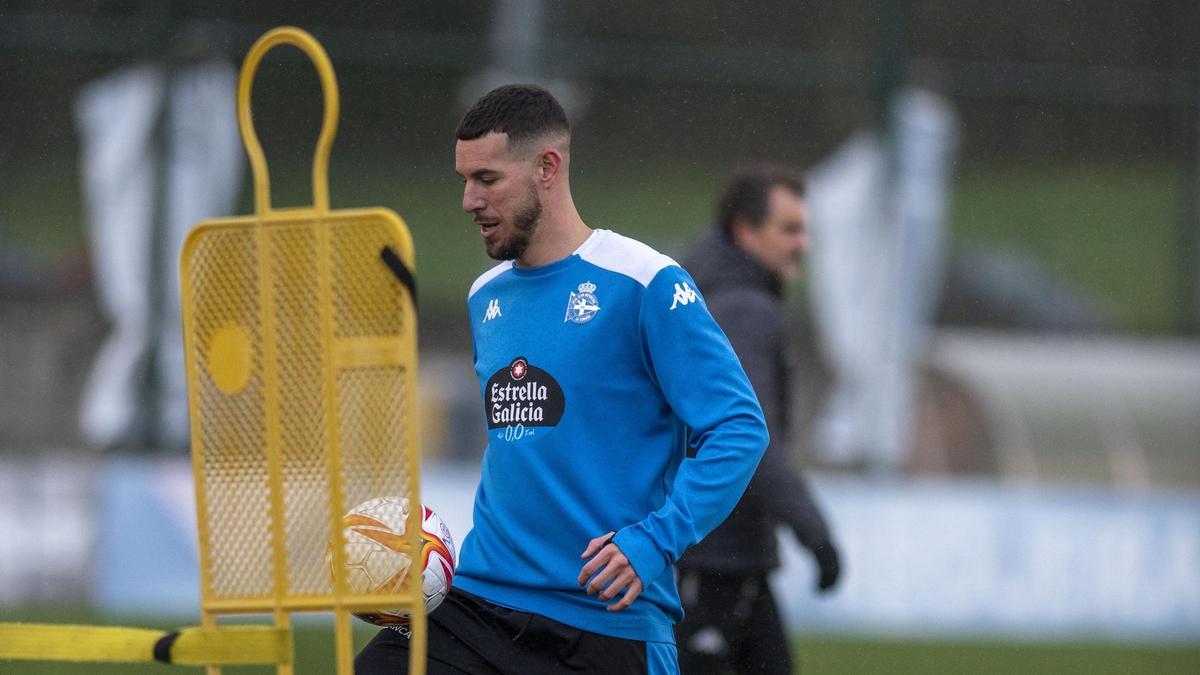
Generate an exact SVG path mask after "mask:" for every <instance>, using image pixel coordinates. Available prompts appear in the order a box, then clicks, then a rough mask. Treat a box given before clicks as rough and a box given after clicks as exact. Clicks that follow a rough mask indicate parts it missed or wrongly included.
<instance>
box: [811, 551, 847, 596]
mask: <svg viewBox="0 0 1200 675" xmlns="http://www.w3.org/2000/svg"><path fill="white" fill-rule="evenodd" d="M812 554H813V558H814V559H815V560H816V563H817V591H819V592H821V593H825V592H826V591H828V590H829V589H831V588H833V586H834V585H835V584H837V580H838V576H840V575H841V571H842V564H841V561H840V560H839V558H838V552H837V548H835V547H834V545H833V542H832V541H829V540H828V539H826V540H824V541H822V542H820V543H818V544H817V545H816V546H813V547H812Z"/></svg>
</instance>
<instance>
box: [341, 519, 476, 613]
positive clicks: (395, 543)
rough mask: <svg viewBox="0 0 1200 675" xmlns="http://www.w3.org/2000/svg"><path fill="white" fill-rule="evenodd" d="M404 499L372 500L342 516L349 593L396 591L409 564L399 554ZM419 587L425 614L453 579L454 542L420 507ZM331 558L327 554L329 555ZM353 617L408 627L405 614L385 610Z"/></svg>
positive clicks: (439, 600) (439, 601)
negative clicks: (420, 573)
mask: <svg viewBox="0 0 1200 675" xmlns="http://www.w3.org/2000/svg"><path fill="white" fill-rule="evenodd" d="M408 511H409V500H408V499H407V498H402V497H376V498H375V499H370V500H367V501H365V502H363V503H361V504H359V505H358V506H356V507H354V508H353V509H351V510H350V512H349V513H347V514H346V515H345V516H343V517H342V523H343V525H345V527H346V529H345V535H346V583H347V585H348V586H349V588H350V591H351V592H353V593H395V592H397V591H399V590H400V585H401V583H403V581H404V578H405V576H407V574H408V570H409V568H410V567H411V566H412V561H411V560H410V559H409V556H408V554H407V553H405V552H404V539H405V536H404V530H405V525H406V523H407V522H408ZM420 536H421V547H420V549H419V550H418V554H419V555H420V556H421V562H422V569H423V573H422V576H421V588H422V591H423V592H424V595H425V611H426V612H432V611H433V610H434V609H435V608H436V607H437V606H438V605H440V604H442V600H444V599H445V598H446V594H447V593H449V592H450V584H451V583H452V582H453V581H454V569H455V565H456V564H457V561H456V560H455V558H454V555H455V554H454V539H453V538H452V537H451V536H450V528H448V527H446V523H445V522H443V521H442V519H441V518H440V517H438V515H437V514H436V513H434V512H433V510H432V509H430V508H429V507H427V506H422V507H421V535H420ZM331 558H332V556H331ZM354 616H356V617H358V618H360V619H362V620H363V621H366V622H368V623H373V624H375V625H377V626H400V625H406V624H408V611H407V610H403V609H385V610H380V611H378V612H356V613H355V614H354Z"/></svg>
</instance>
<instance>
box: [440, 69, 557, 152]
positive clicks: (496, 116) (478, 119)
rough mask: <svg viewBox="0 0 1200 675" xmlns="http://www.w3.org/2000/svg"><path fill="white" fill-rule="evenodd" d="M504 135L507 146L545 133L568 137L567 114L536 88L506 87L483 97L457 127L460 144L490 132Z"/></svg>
mask: <svg viewBox="0 0 1200 675" xmlns="http://www.w3.org/2000/svg"><path fill="white" fill-rule="evenodd" d="M493 131H495V132H497V133H501V134H508V142H509V144H510V145H513V144H517V143H521V142H523V141H527V140H529V139H531V138H538V137H540V136H544V135H545V134H548V133H565V134H567V135H568V136H569V135H570V133H571V125H570V123H568V122H567V113H566V112H564V111H563V108H562V106H561V105H559V104H558V101H557V100H555V98H554V96H553V95H551V94H550V92H548V91H546V90H545V89H543V88H542V87H539V86H537V85H536V84H506V85H504V86H502V87H497V88H495V89H493V90H491V91H489V92H488V93H486V94H484V95H483V98H480V99H479V100H478V101H476V102H475V105H473V106H471V109H470V110H468V111H467V114H466V115H463V118H462V121H461V122H459V123H458V131H456V132H455V135H457V136H458V140H460V141H473V140H475V139H477V138H481V137H483V136H486V135H487V134H489V133H491V132H493Z"/></svg>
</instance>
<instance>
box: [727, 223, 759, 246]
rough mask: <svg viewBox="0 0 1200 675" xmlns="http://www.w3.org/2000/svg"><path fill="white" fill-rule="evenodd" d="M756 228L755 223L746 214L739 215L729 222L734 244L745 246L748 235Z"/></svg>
mask: <svg viewBox="0 0 1200 675" xmlns="http://www.w3.org/2000/svg"><path fill="white" fill-rule="evenodd" d="M754 230H755V227H754V223H753V222H752V221H751V220H750V219H749V218H747V217H746V216H738V217H737V218H734V219H733V222H732V223H730V224H729V238H730V239H732V240H733V243H734V244H737V245H738V246H744V245H745V243H746V237H747V236H749V235H750V234H751V233H752V232H753V231H754Z"/></svg>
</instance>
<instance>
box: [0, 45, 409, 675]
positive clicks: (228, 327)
mask: <svg viewBox="0 0 1200 675" xmlns="http://www.w3.org/2000/svg"><path fill="white" fill-rule="evenodd" d="M285 44H286V45H292V46H295V47H298V48H300V49H301V50H302V51H303V52H304V53H305V54H307V55H308V57H309V58H310V59H311V60H312V62H313V64H314V65H315V66H316V69H317V74H318V75H319V76H320V79H321V87H322V91H323V93H324V99H325V116H324V121H323V123H322V126H321V135H320V137H319V138H318V140H317V148H316V152H315V154H314V157H313V173H312V180H313V206H312V207H306V208H290V209H272V208H271V197H270V181H269V177H268V174H267V162H266V159H265V158H264V157H263V152H262V147H261V146H260V145H259V142H258V137H257V136H256V135H255V133H254V125H253V122H252V119H251V115H250V91H251V89H252V87H253V84H254V74H255V72H256V71H257V69H258V66H259V63H260V62H261V61H262V58H263V55H265V54H266V53H267V51H269V50H270V49H272V48H273V47H276V46H278V45H285ZM237 105H238V124H239V127H240V129H241V133H242V140H243V141H244V143H245V145H246V152H247V153H248V154H249V156H250V165H251V167H252V168H253V172H254V215H253V216H245V217H239V218H224V219H218V220H208V221H204V222H202V223H199V224H198V225H197V226H196V227H195V228H194V229H193V230H192V232H191V233H190V234H189V235H188V238H187V241H186V242H185V243H184V246H183V251H182V254H181V259H180V289H181V293H182V307H183V323H184V342H185V350H186V352H185V353H186V361H187V376H188V407H189V410H190V415H191V425H192V426H191V430H192V466H193V469H194V478H195V482H196V507H197V508H196V514H197V521H198V525H199V535H200V582H201V589H200V604H201V607H200V612H201V624H202V625H201V627H200V628H185V629H183V630H181V631H172V632H164V631H155V630H144V629H136V628H119V627H112V626H53V625H43V624H0V660H8V659H19V660H44V661H86V662H121V663H129V662H147V661H163V662H167V663H177V664H186V665H206V666H207V670H208V675H219V673H220V672H221V669H220V664H227V665H230V664H247V663H274V664H276V669H277V673H278V674H279V675H290V674H291V673H292V660H293V647H292V630H291V614H292V613H293V612H307V611H332V612H333V614H334V630H335V637H336V644H337V672H338V673H339V675H351V674H352V673H353V672H354V653H353V648H354V645H353V639H352V638H353V636H352V634H351V618H350V617H351V612H357V611H364V612H366V611H370V612H375V611H379V610H380V609H382V608H399V609H405V610H407V611H408V612H409V613H410V615H411V617H412V618H411V628H412V636H411V640H410V645H411V649H410V662H409V663H410V665H409V672H411V673H415V674H416V675H424V673H425V655H426V651H425V647H426V626H427V623H426V617H425V602H424V595H423V593H422V591H421V575H420V574H408V575H407V576H406V577H405V578H404V580H403V581H402V583H401V584H400V588H399V589H398V590H396V592H394V593H386V594H385V593H376V594H364V593H353V592H351V588H350V586H349V584H348V582H347V571H346V564H345V563H346V536H345V530H344V528H343V524H342V517H343V514H344V513H346V512H347V511H349V510H350V508H351V507H353V506H355V505H356V504H358V503H360V502H362V501H366V500H367V499H369V498H373V497H382V496H400V497H407V498H408V499H409V503H410V504H411V508H409V509H408V514H407V520H406V527H407V530H406V532H407V540H406V542H405V543H406V545H407V550H408V553H409V555H410V556H412V558H413V559H414V562H415V561H416V560H419V559H420V558H418V557H417V556H416V555H415V554H416V552H417V551H419V550H420V547H421V538H420V532H421V515H422V513H421V512H422V509H421V508H420V504H421V499H420V491H419V482H420V481H419V471H420V455H419V453H418V451H417V447H418V446H417V438H418V437H417V410H416V398H417V394H416V391H417V386H416V385H417V332H416V299H415V298H414V297H412V289H411V288H409V287H406V286H405V284H404V282H403V281H402V280H400V279H399V278H398V275H396V274H395V273H394V271H393V270H391V269H389V265H390V264H391V263H392V262H394V261H392V260H389V261H388V264H385V262H384V260H382V259H381V255H382V253H383V252H384V251H386V250H389V249H390V252H391V253H392V254H393V255H395V256H397V257H398V258H399V260H400V261H401V262H402V263H403V264H404V265H406V266H407V268H408V271H409V272H410V273H411V270H412V269H413V257H414V254H413V244H412V236H411V235H410V234H409V232H408V228H407V227H406V226H405V224H404V222H403V221H402V220H400V218H399V217H398V216H397V215H396V214H394V213H392V212H391V211H389V210H387V209H354V210H341V211H331V210H330V209H329V185H328V168H329V150H330V148H331V146H332V144H333V137H334V133H335V131H336V129H337V118H338V92H337V81H336V79H335V78H334V75H333V67H332V66H331V65H330V63H329V57H328V56H326V54H325V51H324V50H323V49H322V48H321V45H320V44H318V43H317V41H316V40H314V39H313V38H312V36H311V35H309V34H308V33H305V32H304V31H302V30H299V29H296V28H290V27H285V28H277V29H275V30H272V31H270V32H268V33H267V34H265V35H263V36H262V37H261V38H259V40H258V41H257V42H255V43H254V46H253V47H252V48H251V49H250V53H249V54H248V55H247V56H246V61H245V63H243V65H242V73H241V79H240V80H239V81H238V101H237ZM410 276H411V274H410ZM314 325H315V326H316V328H315V329H314ZM297 362H298V363H297ZM262 483H265V485H263V484H262ZM264 490H265V496H264V494H263V492H264ZM264 542H266V544H265V545H264ZM264 568H266V572H265V573H264ZM409 569H410V570H412V569H418V570H419V569H420V567H419V565H412V566H411V567H409ZM241 614H271V615H272V616H273V618H274V624H275V625H274V626H261V625H241V626H239V625H226V624H222V625H218V621H217V619H218V617H221V616H227V615H241Z"/></svg>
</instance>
